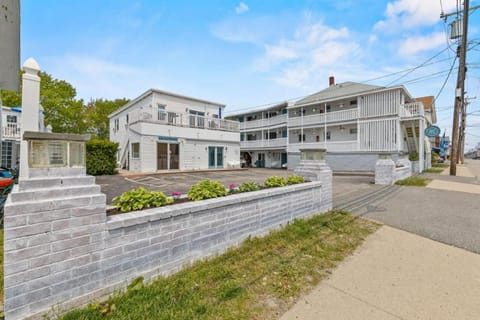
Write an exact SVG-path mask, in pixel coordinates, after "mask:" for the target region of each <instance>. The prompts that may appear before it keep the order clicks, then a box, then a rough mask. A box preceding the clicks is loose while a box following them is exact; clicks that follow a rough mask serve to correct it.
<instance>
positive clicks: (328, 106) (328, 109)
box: [327, 104, 330, 112]
mask: <svg viewBox="0 0 480 320" xmlns="http://www.w3.org/2000/svg"><path fill="white" fill-rule="evenodd" d="M328 111H330V105H329V104H327V112H328Z"/></svg>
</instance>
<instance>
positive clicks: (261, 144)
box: [240, 138, 287, 149]
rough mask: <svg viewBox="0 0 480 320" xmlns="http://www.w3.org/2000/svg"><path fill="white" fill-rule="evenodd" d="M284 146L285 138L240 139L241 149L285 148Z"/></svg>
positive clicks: (285, 143) (285, 144)
mask: <svg viewBox="0 0 480 320" xmlns="http://www.w3.org/2000/svg"><path fill="white" fill-rule="evenodd" d="M286 146H287V138H278V139H266V140H250V141H240V148H241V149H255V148H285V147H286Z"/></svg>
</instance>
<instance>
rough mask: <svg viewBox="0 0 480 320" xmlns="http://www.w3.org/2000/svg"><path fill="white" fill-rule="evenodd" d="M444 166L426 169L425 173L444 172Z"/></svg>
mask: <svg viewBox="0 0 480 320" xmlns="http://www.w3.org/2000/svg"><path fill="white" fill-rule="evenodd" d="M443 170H445V169H443V168H430V169H426V170H424V171H423V172H425V173H442V172H443Z"/></svg>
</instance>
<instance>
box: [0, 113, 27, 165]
mask: <svg viewBox="0 0 480 320" xmlns="http://www.w3.org/2000/svg"><path fill="white" fill-rule="evenodd" d="M21 111H22V109H21V108H18V107H12V108H10V107H3V106H2V110H1V121H2V122H1V124H0V127H1V132H0V134H1V141H2V145H1V155H2V158H1V165H0V166H1V167H4V168H16V169H18V164H19V159H20V140H21V136H20V123H21V119H22V113H21Z"/></svg>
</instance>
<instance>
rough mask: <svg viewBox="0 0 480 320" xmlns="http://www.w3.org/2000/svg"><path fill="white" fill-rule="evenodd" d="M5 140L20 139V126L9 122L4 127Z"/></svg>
mask: <svg viewBox="0 0 480 320" xmlns="http://www.w3.org/2000/svg"><path fill="white" fill-rule="evenodd" d="M2 134H3V136H2V137H3V138H9V139H20V125H19V124H18V123H16V122H15V123H14V122H7V125H6V126H4V127H3V132H2Z"/></svg>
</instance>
